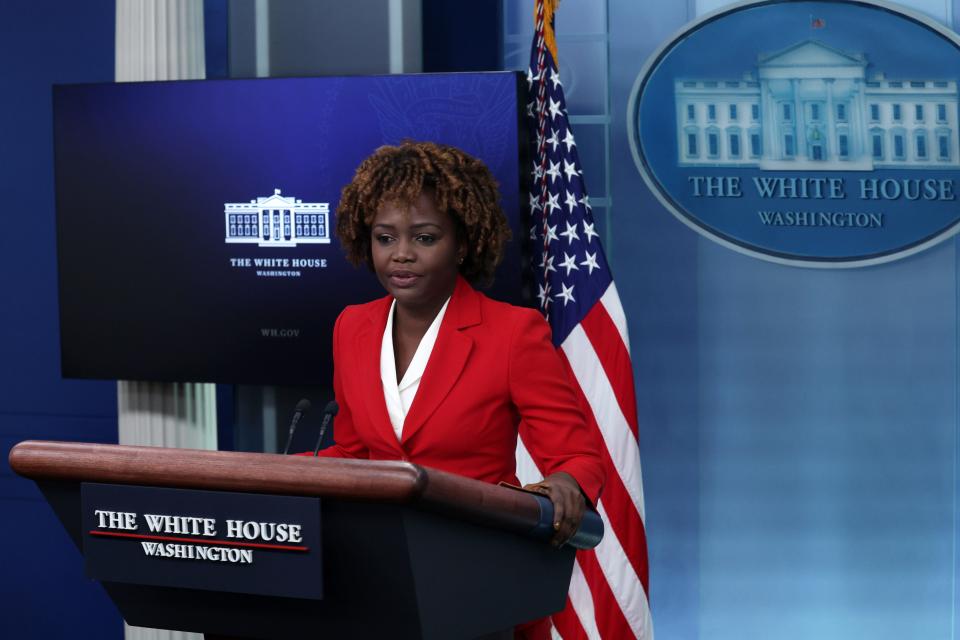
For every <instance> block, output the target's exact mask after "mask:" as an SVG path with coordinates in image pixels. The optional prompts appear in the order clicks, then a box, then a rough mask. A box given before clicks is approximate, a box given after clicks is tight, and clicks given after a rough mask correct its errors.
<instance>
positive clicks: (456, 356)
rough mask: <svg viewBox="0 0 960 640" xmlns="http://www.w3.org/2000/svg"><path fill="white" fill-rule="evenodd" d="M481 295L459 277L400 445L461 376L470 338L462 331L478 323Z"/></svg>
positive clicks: (431, 411)
mask: <svg viewBox="0 0 960 640" xmlns="http://www.w3.org/2000/svg"><path fill="white" fill-rule="evenodd" d="M480 320H481V318H480V296H479V294H477V292H476V291H474V290H473V288H472V287H471V286H470V285H469V284H467V281H466V280H464V279H463V278H458V280H457V286H456V289H454V292H453V296H452V297H451V298H450V304H449V306H448V307H447V312H446V314H445V315H444V318H443V321H442V322H441V324H440V333H439V334H438V335H437V341H436V343H434V345H433V351H432V352H431V353H430V359H429V360H427V368H426V369H425V370H424V372H423V377H422V378H421V379H420V386H419V388H418V389H417V395H416V397H414V399H413V404H412V405H411V406H410V411H409V412H408V413H407V417H406V419H405V420H404V422H403V433H402V435H401V440H400V443H401V445H402V444H405V443H406V442H407V441H408V440H409V439H410V438H411V437H412V436H413V435H414V434H415V433H416V432H417V431H419V430H420V429H421V428H422V427H423V425H424V423H426V421H427V419H429V418H430V416H431V415H433V412H434V411H436V409H437V407H438V406H440V403H441V402H443V400H444V398H446V397H447V396H448V395H449V394H450V391H451V389H453V387H454V385H455V384H456V383H457V380H459V378H460V374H461V373H463V368H464V366H466V364H467V358H468V357H469V355H470V350H471V349H472V348H473V339H472V338H470V337H469V336H467V335H465V334H463V333H462V331H461V330H462V329H464V328H466V327H470V326H473V325H476V324H478V323H479V322H480Z"/></svg>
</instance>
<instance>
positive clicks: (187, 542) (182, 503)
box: [81, 483, 323, 599]
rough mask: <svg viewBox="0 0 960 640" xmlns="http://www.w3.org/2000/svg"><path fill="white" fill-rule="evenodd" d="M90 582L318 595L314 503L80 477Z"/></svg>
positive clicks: (317, 517)
mask: <svg viewBox="0 0 960 640" xmlns="http://www.w3.org/2000/svg"><path fill="white" fill-rule="evenodd" d="M81 502H82V509H83V515H82V523H83V545H84V556H85V557H86V570H87V575H88V576H89V577H91V578H94V579H96V580H104V581H112V582H128V583H136V584H149V585H156V586H166V587H183V588H190V589H207V590H216V591H232V592H236V593H252V594H260V595H274V596H284V597H291V598H312V599H320V598H322V596H323V588H322V587H323V583H322V580H321V577H322V576H321V563H320V501H319V499H317V498H299V497H291V496H266V495H258V494H238V493H227V492H218V491H196V490H185V489H164V488H157V487H138V486H128V485H109V484H94V483H83V485H82V489H81Z"/></svg>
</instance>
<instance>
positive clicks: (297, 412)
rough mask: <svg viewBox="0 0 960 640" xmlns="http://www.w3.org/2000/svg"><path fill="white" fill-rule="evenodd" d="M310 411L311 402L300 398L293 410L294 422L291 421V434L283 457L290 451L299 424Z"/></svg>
mask: <svg viewBox="0 0 960 640" xmlns="http://www.w3.org/2000/svg"><path fill="white" fill-rule="evenodd" d="M309 410H310V401H309V400H307V399H306V398H300V402H298V403H297V406H296V407H294V409H293V420H291V421H290V433H289V434H287V446H285V447H284V448H283V455H287V452H289V451H290V443H291V442H293V432H294V431H296V430H297V423H299V422H300V418H302V417H303V414H305V413H306V412H307V411H309Z"/></svg>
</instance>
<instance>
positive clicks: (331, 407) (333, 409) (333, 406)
mask: <svg viewBox="0 0 960 640" xmlns="http://www.w3.org/2000/svg"><path fill="white" fill-rule="evenodd" d="M338 411H340V406H339V405H338V404H337V401H336V400H331V401H330V402H328V403H327V406H325V407H324V408H323V422H321V423H320V437H319V438H317V446H316V448H314V450H313V457H314V458H316V457H317V454H318V453H320V443H321V442H323V434H324V433H326V432H327V426H328V425H329V424H330V421H331V420H333V416H335V415H337V412H338Z"/></svg>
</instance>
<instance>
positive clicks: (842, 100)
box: [674, 40, 960, 171]
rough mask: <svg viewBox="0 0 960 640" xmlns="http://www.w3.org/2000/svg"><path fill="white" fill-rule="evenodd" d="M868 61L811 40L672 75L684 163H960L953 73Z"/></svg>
mask: <svg viewBox="0 0 960 640" xmlns="http://www.w3.org/2000/svg"><path fill="white" fill-rule="evenodd" d="M869 64H870V61H869V60H868V59H867V56H866V55H865V54H863V53H861V52H855V53H851V52H847V51H841V50H839V49H835V48H833V47H830V46H828V45H826V44H824V43H822V42H818V41H816V40H805V41H801V42H798V43H796V44H793V45H791V46H789V47H787V48H786V49H784V50H781V51H777V52H775V53H772V54H763V53H761V54H760V56H759V59H758V64H757V67H756V72H754V71H753V70H744V73H743V74H742V75H741V79H739V80H737V79H723V80H721V79H698V78H683V79H678V80H676V82H675V85H674V96H675V99H676V107H677V147H678V154H677V157H678V159H679V164H680V165H686V166H691V165H697V164H709V165H710V166H730V167H759V168H760V169H766V170H781V171H811V170H813V171H820V170H831V171H857V170H859V171H872V170H873V169H874V168H878V167H890V168H899V169H925V168H929V167H930V166H931V164H934V165H936V166H940V167H956V166H958V164H960V138H958V136H957V122H956V113H957V82H956V81H955V80H951V79H941V80H931V79H928V78H925V77H922V76H921V77H917V78H913V79H910V78H900V77H899V76H898V78H900V79H897V80H893V79H887V78H886V77H885V75H884V73H883V71H882V70H876V71H875V72H874V73H873V74H871V75H870V76H867V74H866V69H867V67H868V65H869Z"/></svg>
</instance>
